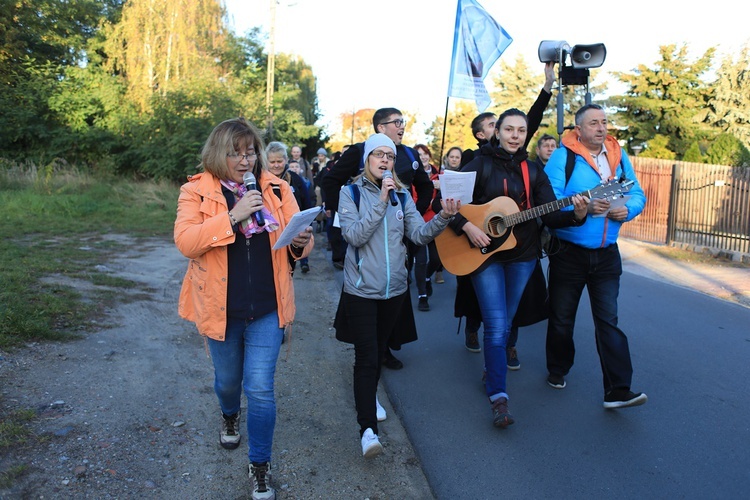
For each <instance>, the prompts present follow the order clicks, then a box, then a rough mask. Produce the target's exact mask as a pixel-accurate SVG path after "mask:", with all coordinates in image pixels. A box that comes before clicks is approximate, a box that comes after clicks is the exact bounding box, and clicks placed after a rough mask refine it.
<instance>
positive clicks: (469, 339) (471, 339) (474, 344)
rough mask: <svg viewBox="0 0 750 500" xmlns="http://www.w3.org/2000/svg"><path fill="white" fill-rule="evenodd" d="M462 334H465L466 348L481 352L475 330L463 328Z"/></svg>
mask: <svg viewBox="0 0 750 500" xmlns="http://www.w3.org/2000/svg"><path fill="white" fill-rule="evenodd" d="M464 335H466V343H465V344H464V345H466V349H468V350H469V351H471V352H482V348H481V347H479V335H478V334H477V332H472V331H469V330H468V329H466V330H464Z"/></svg>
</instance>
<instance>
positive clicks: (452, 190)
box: [438, 170, 477, 205]
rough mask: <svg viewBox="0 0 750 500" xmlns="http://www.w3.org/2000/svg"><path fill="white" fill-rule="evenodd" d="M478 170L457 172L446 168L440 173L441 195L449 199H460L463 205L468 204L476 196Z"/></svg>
mask: <svg viewBox="0 0 750 500" xmlns="http://www.w3.org/2000/svg"><path fill="white" fill-rule="evenodd" d="M476 178H477V173H476V172H455V171H453V170H446V171H445V173H443V174H440V176H439V177H438V179H440V196H441V197H442V198H443V199H444V200H447V199H448V198H453V199H454V200H457V201H460V202H461V205H468V204H469V203H471V201H472V199H473V198H474V182H475V181H476Z"/></svg>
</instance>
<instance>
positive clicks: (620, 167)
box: [544, 131, 646, 248]
mask: <svg viewBox="0 0 750 500" xmlns="http://www.w3.org/2000/svg"><path fill="white" fill-rule="evenodd" d="M562 143H563V145H564V146H566V147H567V148H569V149H570V150H572V151H573V152H574V153H576V157H575V166H574V167H573V174H572V175H571V177H570V180H569V181H568V184H567V186H566V185H565V163H566V161H567V156H568V155H567V151H565V148H559V149H558V150H556V151H555V152H554V153H552V156H550V159H549V161H548V162H547V165H546V166H545V167H544V172H545V173H546V174H547V177H549V180H550V183H551V184H552V189H553V190H554V191H555V196H557V198H558V199H559V198H567V197H569V196H573V195H574V194H577V193H582V192H584V191H586V190H588V189H592V188H594V187H596V186H597V185H599V184H601V182H602V180H601V177H600V175H599V170H598V168H597V167H596V165H595V164H594V161H593V159H592V158H591V155H590V153H589V151H588V150H587V149H586V147H585V146H584V145H583V144H581V143H580V142H579V141H578V134H577V133H576V131H571V132H569V133H568V134H566V135H565V136H564V137H563V140H562ZM604 145H605V147H606V149H607V160H608V161H609V165H610V168H611V169H612V172H614V176H613V178H614V179H620V178H622V177H625V178H626V179H628V180H632V181H634V183H635V184H633V186H632V187H631V188H630V191H629V192H628V193H627V194H628V195H630V199H629V200H628V202H627V203H626V204H625V206H626V207H627V209H628V216H627V218H626V219H625V222H627V221H630V220H632V219H634V218H635V217H636V216H638V214H640V213H641V212H642V211H643V207H644V206H645V205H646V195H645V193H644V192H643V189H641V185H640V184H639V183H638V179H637V178H636V176H635V171H634V170H633V165H632V164H631V163H630V159H629V158H628V156H627V154H625V152H624V151H623V150H622V148H621V147H620V145H619V143H618V142H617V140H616V139H615V138H614V137H612V136H607V138H606V140H605V142H604ZM621 160H622V163H621ZM572 208H573V207H572V206H571V207H568V208H567V209H568V210H572ZM621 226H622V222H618V221H614V220H612V219H609V218H607V217H591V216H588V217H586V223H585V224H583V225H582V226H577V227H565V228H559V229H554V230H553V231H554V234H555V235H556V236H557V237H558V238H560V239H561V240H564V241H569V242H571V243H574V244H576V245H579V246H582V247H585V248H604V247H607V246H609V245H611V244H613V243H615V242H617V236H618V234H619V232H620V227H621Z"/></svg>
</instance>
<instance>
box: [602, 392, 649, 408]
mask: <svg viewBox="0 0 750 500" xmlns="http://www.w3.org/2000/svg"><path fill="white" fill-rule="evenodd" d="M646 401H648V396H646V395H645V394H643V393H642V392H638V393H635V392H633V391H631V390H630V389H613V390H611V391H609V392H608V393H607V395H606V396H604V407H605V408H607V409H609V410H611V409H614V408H627V407H629V406H640V405H642V404H645V403H646Z"/></svg>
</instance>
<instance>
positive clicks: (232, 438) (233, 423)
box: [219, 411, 242, 450]
mask: <svg viewBox="0 0 750 500" xmlns="http://www.w3.org/2000/svg"><path fill="white" fill-rule="evenodd" d="M241 437H242V436H240V412H239V411H238V412H237V413H235V414H234V415H232V416H227V415H224V413H222V414H221V434H220V435H219V444H220V445H221V447H222V448H226V449H227V450H234V449H235V448H237V447H238V446H239V445H240V439H241Z"/></svg>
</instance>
